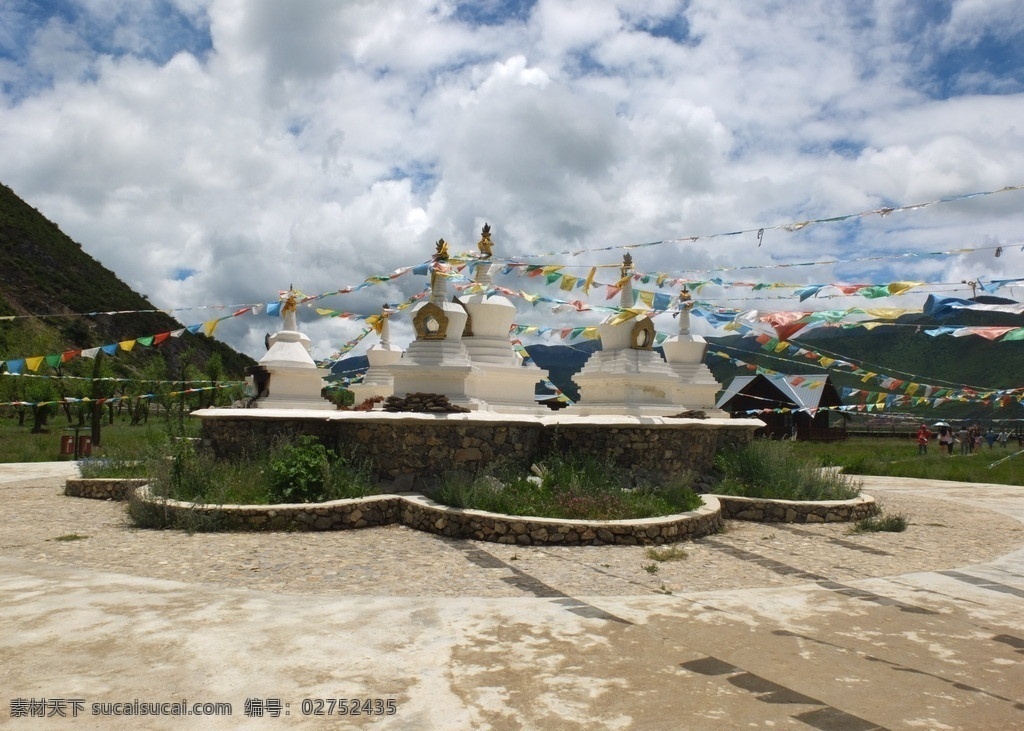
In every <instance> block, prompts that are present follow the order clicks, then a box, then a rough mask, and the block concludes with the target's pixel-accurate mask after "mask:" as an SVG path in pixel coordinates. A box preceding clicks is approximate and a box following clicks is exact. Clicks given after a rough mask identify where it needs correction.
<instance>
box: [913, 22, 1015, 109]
mask: <svg viewBox="0 0 1024 731" xmlns="http://www.w3.org/2000/svg"><path fill="white" fill-rule="evenodd" d="M1022 49H1024V34H1016V35H1013V36H1010V37H1007V38H998V37H996V36H995V35H994V34H992V33H985V34H983V35H982V36H980V37H979V38H976V39H973V40H972V41H971V42H970V43H967V44H964V45H960V46H957V47H955V48H952V49H950V50H948V51H946V52H944V53H941V54H939V55H937V56H935V57H933V58H932V59H931V62H930V63H929V65H928V67H927V69H926V72H927V73H928V75H929V76H930V77H931V83H930V84H929V85H928V87H927V88H928V90H929V92H930V93H931V95H933V96H936V97H938V98H940V99H946V98H949V97H951V96H959V95H963V94H1017V93H1020V92H1021V91H1024V51H1022Z"/></svg>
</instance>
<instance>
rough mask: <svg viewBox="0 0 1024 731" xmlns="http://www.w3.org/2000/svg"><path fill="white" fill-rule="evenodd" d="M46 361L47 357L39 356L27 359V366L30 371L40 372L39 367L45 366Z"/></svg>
mask: <svg viewBox="0 0 1024 731" xmlns="http://www.w3.org/2000/svg"><path fill="white" fill-rule="evenodd" d="M44 360H46V356H45V355H37V356H36V357H34V358H26V359H25V366H26V367H27V368H28V369H29V370H30V371H38V370H39V367H40V366H41V365H42V364H43V361H44Z"/></svg>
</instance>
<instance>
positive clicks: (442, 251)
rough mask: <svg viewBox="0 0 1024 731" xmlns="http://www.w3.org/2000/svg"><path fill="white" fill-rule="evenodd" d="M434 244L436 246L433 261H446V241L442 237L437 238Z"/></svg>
mask: <svg viewBox="0 0 1024 731" xmlns="http://www.w3.org/2000/svg"><path fill="white" fill-rule="evenodd" d="M434 246H435V247H436V251H434V261H448V242H447V241H445V240H444V239H438V240H437V243H436V244H435V245H434Z"/></svg>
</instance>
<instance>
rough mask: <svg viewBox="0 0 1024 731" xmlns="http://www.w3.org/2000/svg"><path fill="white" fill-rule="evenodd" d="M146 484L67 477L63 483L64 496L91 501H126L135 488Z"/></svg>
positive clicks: (141, 480) (141, 481)
mask: <svg viewBox="0 0 1024 731" xmlns="http://www.w3.org/2000/svg"><path fill="white" fill-rule="evenodd" d="M147 482H148V480H143V479H125V478H120V479H107V478H103V477H93V478H89V477H69V478H68V479H67V481H66V482H65V483H64V494H65V495H70V496H71V497H84V498H89V499H91V500H128V499H129V498H130V497H131V496H132V492H133V491H134V490H135V489H136V488H137V487H141V486H142V485H145V484H146V483H147Z"/></svg>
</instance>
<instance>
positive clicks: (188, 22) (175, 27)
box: [0, 0, 213, 64]
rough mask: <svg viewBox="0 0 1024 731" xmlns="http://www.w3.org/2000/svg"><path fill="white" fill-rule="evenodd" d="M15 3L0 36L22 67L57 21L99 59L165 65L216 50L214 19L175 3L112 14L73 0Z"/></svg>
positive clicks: (2, 48) (3, 51) (156, 0)
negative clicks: (184, 54) (183, 55)
mask: <svg viewBox="0 0 1024 731" xmlns="http://www.w3.org/2000/svg"><path fill="white" fill-rule="evenodd" d="M13 5H17V7H16V8H3V9H2V10H0V13H2V15H0V19H2V20H3V21H4V25H5V26H6V27H7V28H8V32H7V33H5V34H3V35H0V55H2V56H4V57H7V58H10V59H12V60H13V61H15V62H19V63H21V62H25V61H27V59H28V56H29V54H30V52H31V49H32V45H33V43H34V42H35V38H36V36H37V34H38V33H39V32H40V31H41V30H43V29H44V28H45V27H46V26H48V25H50V24H53V23H58V24H60V25H63V26H65V27H66V28H67V29H68V30H70V31H71V32H72V33H73V34H74V35H75V36H77V38H78V39H79V40H80V41H81V42H82V43H83V44H84V45H85V46H86V47H88V48H89V49H90V50H91V51H92V52H93V53H95V54H98V55H99V54H103V55H110V56H114V57H120V56H125V55H134V56H138V57H141V58H146V59H149V60H151V61H153V62H154V63H157V64H163V63H166V62H167V61H169V60H170V59H171V58H172V57H174V56H175V55H176V54H178V53H180V52H182V51H185V52H188V53H191V54H192V55H194V56H196V57H197V58H205V57H206V55H207V54H208V53H209V52H210V51H211V50H212V48H213V40H212V37H211V35H210V28H209V19H208V18H207V17H206V16H205V15H204V14H201V15H196V16H194V17H193V16H189V15H186V14H185V13H183V12H181V11H180V10H179V9H178V8H176V7H175V6H174V4H173V3H172V2H170V0H151V2H148V3H138V4H130V5H128V6H126V9H125V10H122V11H121V12H119V13H116V14H112V15H111V14H108V13H106V12H104V11H103V10H102V9H101V10H98V11H95V12H94V11H92V10H91V9H90V8H89V7H88V6H86V5H83V4H81V3H78V2H72V1H71V0H37V1H36V2H33V3H27V4H26V3H17V4H13ZM126 30H127V32H126Z"/></svg>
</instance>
